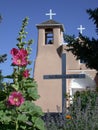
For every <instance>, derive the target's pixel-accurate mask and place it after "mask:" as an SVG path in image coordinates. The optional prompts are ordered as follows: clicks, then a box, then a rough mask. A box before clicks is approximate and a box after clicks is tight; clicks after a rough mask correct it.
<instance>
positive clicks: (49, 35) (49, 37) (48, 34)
mask: <svg viewBox="0 0 98 130" xmlns="http://www.w3.org/2000/svg"><path fill="white" fill-rule="evenodd" d="M45 44H46V45H48V44H50V45H51V44H53V29H50V28H49V29H46V30H45Z"/></svg>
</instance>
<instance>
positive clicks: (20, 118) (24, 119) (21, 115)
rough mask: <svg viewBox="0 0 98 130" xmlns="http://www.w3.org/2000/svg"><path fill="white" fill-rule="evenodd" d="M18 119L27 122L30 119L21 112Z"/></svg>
mask: <svg viewBox="0 0 98 130" xmlns="http://www.w3.org/2000/svg"><path fill="white" fill-rule="evenodd" d="M17 120H18V121H21V122H26V121H28V117H27V116H26V115H25V114H19V115H18V117H17Z"/></svg>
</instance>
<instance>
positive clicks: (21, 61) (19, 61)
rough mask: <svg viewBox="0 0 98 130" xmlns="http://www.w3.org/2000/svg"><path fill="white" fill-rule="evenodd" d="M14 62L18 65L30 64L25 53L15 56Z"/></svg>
mask: <svg viewBox="0 0 98 130" xmlns="http://www.w3.org/2000/svg"><path fill="white" fill-rule="evenodd" d="M13 64H14V65H18V66H26V65H27V64H28V61H27V58H26V57H24V56H23V55H20V54H19V55H17V56H15V57H13Z"/></svg>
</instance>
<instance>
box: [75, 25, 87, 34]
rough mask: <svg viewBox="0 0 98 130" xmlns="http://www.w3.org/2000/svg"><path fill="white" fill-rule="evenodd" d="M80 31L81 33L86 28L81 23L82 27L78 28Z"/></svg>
mask: <svg viewBox="0 0 98 130" xmlns="http://www.w3.org/2000/svg"><path fill="white" fill-rule="evenodd" d="M77 29H78V30H79V31H80V33H81V34H82V31H83V30H84V29H85V28H83V27H82V25H80V27H79V28H77Z"/></svg>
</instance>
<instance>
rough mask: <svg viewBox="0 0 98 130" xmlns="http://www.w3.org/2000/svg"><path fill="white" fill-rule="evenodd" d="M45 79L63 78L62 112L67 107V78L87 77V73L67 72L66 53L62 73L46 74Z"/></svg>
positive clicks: (63, 55) (63, 56)
mask: <svg viewBox="0 0 98 130" xmlns="http://www.w3.org/2000/svg"><path fill="white" fill-rule="evenodd" d="M43 78H44V79H62V113H63V114H64V113H65V108H66V79H70V78H85V74H66V53H63V54H62V74H61V75H44V76H43Z"/></svg>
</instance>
